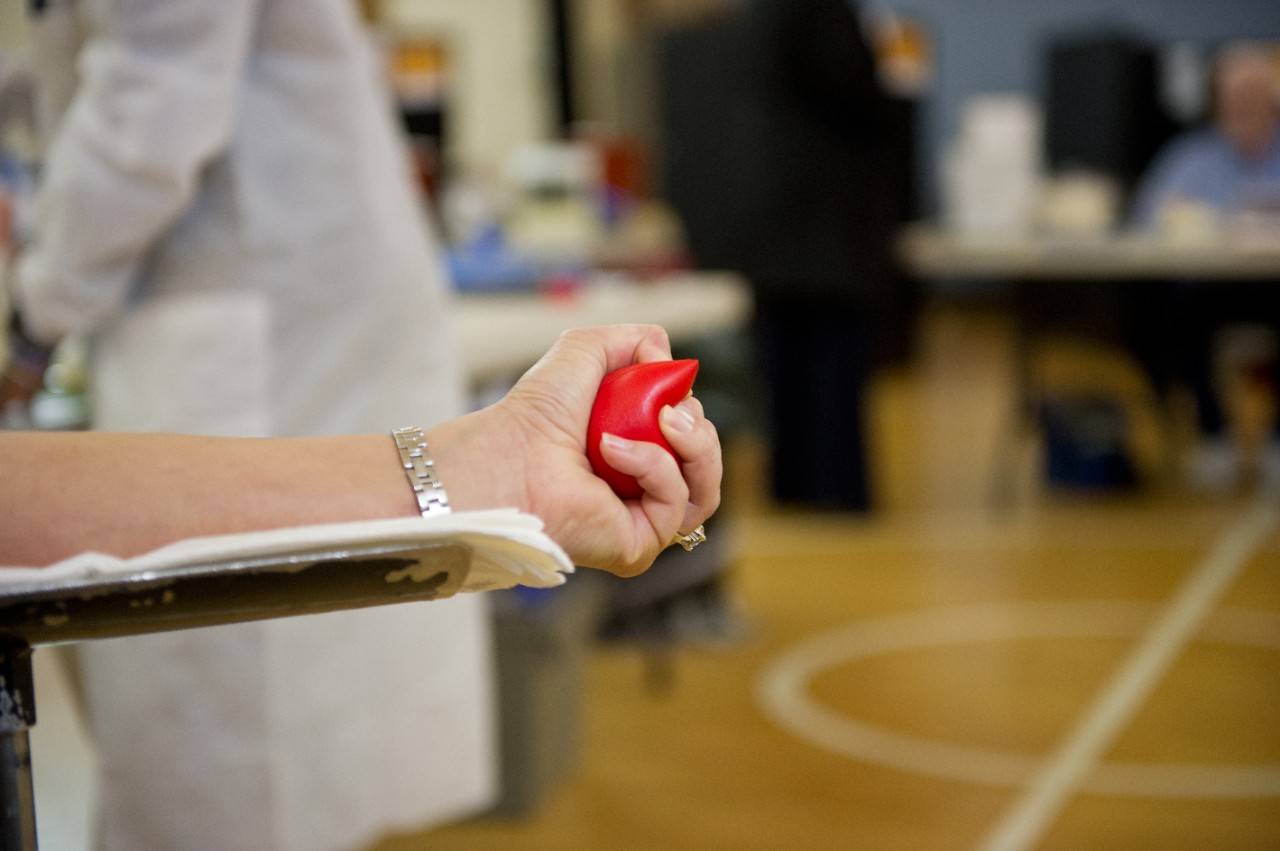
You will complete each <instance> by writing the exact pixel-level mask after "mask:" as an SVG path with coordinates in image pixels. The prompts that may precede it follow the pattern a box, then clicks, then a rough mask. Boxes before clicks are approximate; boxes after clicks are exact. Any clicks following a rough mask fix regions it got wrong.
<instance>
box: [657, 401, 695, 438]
mask: <svg viewBox="0 0 1280 851" xmlns="http://www.w3.org/2000/svg"><path fill="white" fill-rule="evenodd" d="M662 417H663V419H665V420H666V422H667V425H668V426H670V427H671V428H672V429H674V430H676V431H678V432H690V431H693V414H691V413H689V412H688V411H687V410H686V409H685V408H684V403H683V402H681V403H680V406H678V407H675V408H673V407H671V406H670V405H667V406H666V407H664V408H663V409H662Z"/></svg>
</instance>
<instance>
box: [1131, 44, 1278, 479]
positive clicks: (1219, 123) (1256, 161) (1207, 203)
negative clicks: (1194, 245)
mask: <svg viewBox="0 0 1280 851" xmlns="http://www.w3.org/2000/svg"><path fill="white" fill-rule="evenodd" d="M1275 57H1276V52H1275V50H1274V49H1270V48H1267V47H1264V46H1258V45H1249V44H1243V45H1237V46H1234V47H1230V48H1228V49H1227V50H1226V51H1224V52H1223V54H1222V55H1221V57H1220V58H1219V61H1218V65H1217V69H1216V74H1215V78H1214V91H1213V95H1214V121H1213V124H1212V125H1211V126H1209V127H1207V128H1204V129H1201V130H1197V131H1193V132H1190V133H1187V134H1185V135H1184V136H1181V137H1179V138H1177V139H1175V140H1173V141H1172V142H1171V143H1170V144H1169V145H1168V146H1167V147H1166V148H1165V149H1164V150H1163V151H1162V152H1161V153H1160V155H1159V156H1158V157H1157V158H1156V160H1155V162H1154V163H1153V165H1152V166H1151V168H1150V169H1149V170H1148V172H1147V175H1146V176H1145V177H1144V179H1143V181H1142V183H1141V184H1140V186H1139V188H1138V191H1137V194H1136V196H1135V201H1134V205H1133V222H1134V224H1135V225H1136V226H1138V227H1140V228H1148V229H1159V230H1164V231H1166V232H1169V233H1173V232H1175V231H1176V230H1177V229H1180V228H1185V227H1186V224H1185V223H1186V222H1188V221H1190V222H1208V223H1212V224H1211V225H1210V227H1211V228H1212V227H1214V226H1215V225H1216V226H1217V227H1222V226H1228V227H1229V226H1230V224H1231V222H1232V221H1233V220H1237V219H1238V218H1239V217H1240V216H1242V215H1246V214H1251V213H1262V214H1264V215H1268V216H1270V217H1271V218H1272V219H1273V220H1274V221H1276V222H1278V223H1280V70H1278V69H1277V60H1276V58H1275ZM1277 285H1280V282H1266V283H1264V284H1262V285H1260V286H1244V285H1238V286H1237V285H1229V286H1228V285H1218V284H1215V285H1214V286H1213V287H1211V288H1210V287H1206V286H1198V285H1196V284H1195V283H1194V282H1187V283H1185V285H1183V286H1180V287H1178V288H1177V290H1176V292H1175V295H1174V299H1173V305H1172V310H1171V315H1170V317H1169V318H1168V321H1169V322H1170V325H1171V327H1170V329H1169V330H1170V331H1171V332H1172V333H1171V335H1170V339H1169V344H1168V355H1169V361H1170V363H1169V367H1170V368H1171V370H1172V372H1173V373H1174V374H1173V375H1171V376H1169V377H1170V378H1172V379H1173V380H1176V381H1181V382H1183V383H1185V384H1187V385H1188V386H1189V388H1190V389H1191V390H1192V392H1193V393H1194V395H1195V398H1196V407H1197V417H1198V426H1199V432H1200V436H1201V440H1200V442H1199V443H1198V445H1197V446H1196V447H1195V449H1194V450H1193V452H1192V454H1191V456H1190V458H1189V459H1188V464H1187V474H1188V478H1189V480H1190V481H1191V483H1192V484H1193V485H1196V486H1197V487H1199V488H1201V489H1203V490H1217V491H1222V490H1229V489H1231V488H1233V487H1234V486H1235V485H1236V482H1237V480H1238V478H1239V474H1240V472H1241V469H1240V468H1241V464H1240V454H1239V452H1238V451H1237V448H1236V446H1235V443H1234V441H1233V440H1232V439H1231V437H1230V435H1229V433H1228V430H1227V421H1226V416H1225V414H1224V412H1223V400H1222V398H1221V396H1222V393H1221V389H1222V388H1220V387H1219V386H1218V384H1219V382H1218V380H1217V375H1216V371H1215V369H1214V366H1213V362H1214V357H1213V353H1214V342H1215V338H1216V336H1217V334H1218V332H1219V331H1220V330H1221V328H1222V327H1223V325H1225V324H1227V323H1229V322H1240V321H1247V322H1251V323H1259V322H1261V323H1263V324H1267V325H1269V326H1271V327H1272V328H1275V329H1280V297H1278V294H1277V291H1276V289H1275V287H1276V286H1277ZM1260 472H1261V474H1262V476H1263V478H1264V480H1267V481H1268V482H1269V483H1276V484H1280V427H1278V428H1277V430H1276V432H1275V436H1274V437H1273V439H1272V441H1271V442H1270V444H1269V446H1268V447H1267V448H1266V449H1265V450H1264V452H1263V455H1262V457H1261V470H1260Z"/></svg>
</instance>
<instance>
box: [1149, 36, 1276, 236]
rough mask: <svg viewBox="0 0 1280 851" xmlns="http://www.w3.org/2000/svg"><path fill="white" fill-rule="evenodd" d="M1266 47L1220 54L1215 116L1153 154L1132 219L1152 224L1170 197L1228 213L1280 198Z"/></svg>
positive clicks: (1271, 67) (1272, 76) (1272, 79)
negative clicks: (1196, 129)
mask: <svg viewBox="0 0 1280 851" xmlns="http://www.w3.org/2000/svg"><path fill="white" fill-rule="evenodd" d="M1272 53H1273V52H1270V51H1268V50H1266V49H1265V48H1260V47H1253V46H1249V45H1244V46H1240V47H1236V48H1232V49H1229V50H1228V51H1227V52H1226V53H1224V54H1223V56H1222V59H1221V60H1220V64H1219V69H1218V75H1217V80H1216V87H1215V96H1216V104H1215V120H1214V123H1213V125H1212V126H1210V127H1207V128H1205V129H1203V130H1198V131H1194V132H1191V133H1188V134H1186V135H1184V136H1181V137H1179V138H1177V139H1175V140H1174V141H1173V142H1171V143H1170V144H1169V145H1168V146H1167V147H1166V148H1165V150H1164V151H1162V152H1161V154H1160V155H1159V156H1158V157H1157V158H1156V161H1155V163H1154V165H1153V166H1152V167H1151V169H1150V170H1149V171H1148V173H1147V176H1146V177H1145V178H1144V179H1143V182H1142V185H1141V187H1140V188H1139V191H1138V195H1137V199H1136V201H1135V204H1134V218H1135V220H1136V221H1137V223H1138V224H1140V225H1142V226H1154V225H1157V224H1158V223H1159V221H1160V216H1161V214H1162V213H1164V212H1165V211H1167V210H1168V209H1169V207H1170V205H1171V204H1175V203H1186V202H1190V203H1199V204H1203V205H1206V206H1207V207H1210V208H1212V209H1213V210H1216V211H1218V212H1220V213H1224V214H1232V213H1240V212H1246V211H1248V210H1250V209H1254V208H1257V207H1259V206H1263V207H1267V206H1274V205H1275V204H1276V203H1277V201H1280V100H1277V86H1280V82H1277V81H1278V80H1280V77H1278V76H1277V74H1278V72H1277V71H1276V64H1275V60H1274V59H1273V58H1272Z"/></svg>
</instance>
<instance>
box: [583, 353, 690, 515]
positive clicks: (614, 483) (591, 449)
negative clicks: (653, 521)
mask: <svg viewBox="0 0 1280 851" xmlns="http://www.w3.org/2000/svg"><path fill="white" fill-rule="evenodd" d="M697 375H698V362H697V361H696V360H668V361H657V362H655V363H637V364H632V365H631V366H624V367H622V369H615V370H614V371H613V372H611V373H609V374H608V375H606V376H605V377H604V380H603V381H601V382H600V389H599V390H597V391H596V401H595V404H594V405H592V406H591V419H590V420H589V421H588V422H587V458H589V459H590V461H591V469H592V470H594V471H595V473H596V475H597V476H599V477H600V478H602V479H604V480H605V481H606V482H608V483H609V487H611V488H613V492H614V493H616V494H617V495H618V496H620V497H622V498H623V499H637V498H639V497H640V495H641V494H642V493H643V492H644V491H643V489H642V488H641V487H640V484H639V482H637V481H636V480H635V477H634V476H628V475H627V474H626V473H619V472H618V471H617V470H615V469H613V468H612V467H610V466H609V465H608V464H606V463H605V460H604V456H602V455H601V454H600V438H601V437H602V436H603V435H604V434H605V432H608V433H609V434H616V435H618V436H619V437H625V438H627V439H628V440H643V441H646V442H648V443H656V444H658V445H659V446H661V447H662V448H663V449H665V450H667V451H668V452H670V453H671V455H672V457H676V453H675V452H673V451H672V449H671V446H670V444H668V443H667V439H666V438H665V437H663V436H662V429H661V428H659V426H658V413H659V412H660V411H661V410H662V408H663V406H665V405H675V404H677V403H679V402H680V400H681V399H683V398H684V397H685V396H688V395H689V391H690V390H692V389H693V379H694V378H695V377H696V376H697ZM676 460H679V458H676Z"/></svg>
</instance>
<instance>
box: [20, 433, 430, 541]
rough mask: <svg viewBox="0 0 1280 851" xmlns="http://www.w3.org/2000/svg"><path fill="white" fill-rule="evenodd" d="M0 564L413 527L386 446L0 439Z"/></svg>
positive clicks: (381, 439)
mask: <svg viewBox="0 0 1280 851" xmlns="http://www.w3.org/2000/svg"><path fill="white" fill-rule="evenodd" d="M0 479H2V480H3V481H2V482H0V564H10V565H15V564H16V565H33V566H38V565H45V564H49V563H51V562H54V561H57V560H59V559H61V558H65V557H67V556H70V555H73V554H75V553H78V552H82V551H84V550H97V551H100V552H108V553H112V554H114V555H119V556H132V555H137V554H139V553H143V552H146V551H148V550H151V549H154V548H155V547H158V546H161V545H163V544H166V543H170V542H173V541H176V540H180V539H182V538H189V537H196V536H200V535H215V534H227V533H234V532H248V531H255V530H262V529H273V528H281V527H287V526H301V525H308V524H314V523H331V522H341V521H351V520H369V519H376V518H386V517H398V516H413V514H414V513H415V506H414V502H413V500H412V498H411V494H410V490H409V486H408V484H407V483H406V481H405V478H404V474H403V473H402V472H401V470H400V467H399V458H398V455H397V453H396V450H395V446H394V444H393V442H392V441H391V439H390V437H388V436H386V435H367V436H353V437H317V438H296V439H294V438H289V439H266V440H263V439H248V438H212V437H187V436H180V435H133V434H8V435H5V434H0Z"/></svg>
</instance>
